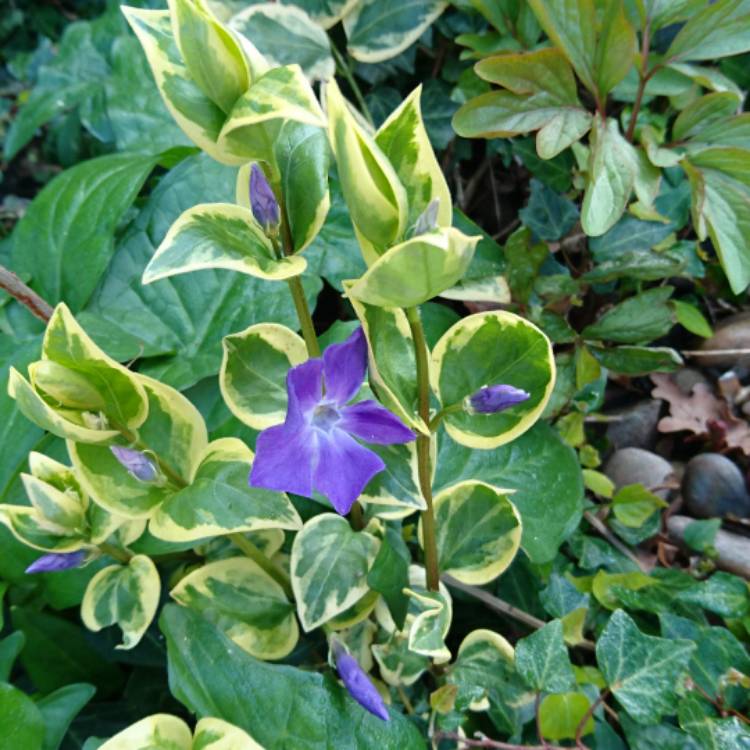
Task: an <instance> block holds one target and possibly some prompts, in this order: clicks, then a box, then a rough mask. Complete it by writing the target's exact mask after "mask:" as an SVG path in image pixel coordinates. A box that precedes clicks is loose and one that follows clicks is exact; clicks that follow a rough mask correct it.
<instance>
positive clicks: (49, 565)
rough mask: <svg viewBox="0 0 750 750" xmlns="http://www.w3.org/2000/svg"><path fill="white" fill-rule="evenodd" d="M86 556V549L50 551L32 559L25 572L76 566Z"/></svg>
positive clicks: (50, 571)
mask: <svg viewBox="0 0 750 750" xmlns="http://www.w3.org/2000/svg"><path fill="white" fill-rule="evenodd" d="M85 558H86V551H85V550H82V549H79V550H78V551H76V552H50V553H49V554H48V555H42V556H41V557H39V558H37V559H36V560H34V562H33V563H31V565H29V567H28V568H26V572H27V573H56V572H57V571H59V570H68V569H69V568H77V567H78V566H79V565H80V564H81V563H82V562H83V561H84V559H85Z"/></svg>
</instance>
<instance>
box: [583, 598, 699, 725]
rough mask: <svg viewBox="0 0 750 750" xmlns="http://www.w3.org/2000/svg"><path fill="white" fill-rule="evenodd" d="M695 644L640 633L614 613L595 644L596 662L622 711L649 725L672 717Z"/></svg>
mask: <svg viewBox="0 0 750 750" xmlns="http://www.w3.org/2000/svg"><path fill="white" fill-rule="evenodd" d="M694 651H695V644H694V643H692V642H691V641H687V640H682V639H667V638H657V637H655V636H650V635H645V634H644V633H642V632H641V631H640V630H639V629H638V627H637V626H636V624H635V623H634V622H633V620H632V619H631V618H630V617H629V616H628V615H627V614H625V612H624V611H623V610H621V609H618V610H617V611H616V612H615V613H614V614H613V615H612V617H611V618H610V620H609V623H607V627H606V628H605V629H604V631H603V632H602V634H601V636H600V637H599V640H598V641H597V643H596V659H597V663H598V664H599V669H600V670H601V671H602V674H603V675H604V678H605V679H606V680H607V684H608V685H609V687H610V690H611V691H612V693H614V695H615V697H616V698H617V700H618V701H619V702H620V703H621V705H622V706H623V708H625V710H626V711H627V712H628V713H629V714H630V715H631V716H632V717H633V718H634V719H635V720H636V721H638V722H640V723H642V724H653V723H656V722H657V721H659V719H660V718H661V716H662V715H663V714H666V713H673V712H674V709H675V705H676V690H677V688H678V683H679V678H680V676H681V675H682V673H683V672H684V671H685V669H686V668H687V665H688V662H689V661H690V657H691V656H692V654H693V652H694Z"/></svg>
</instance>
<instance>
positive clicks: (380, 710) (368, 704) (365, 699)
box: [334, 645, 389, 721]
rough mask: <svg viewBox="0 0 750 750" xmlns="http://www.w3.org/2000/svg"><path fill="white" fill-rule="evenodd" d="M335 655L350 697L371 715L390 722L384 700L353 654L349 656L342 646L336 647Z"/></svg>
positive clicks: (339, 671) (337, 666)
mask: <svg viewBox="0 0 750 750" xmlns="http://www.w3.org/2000/svg"><path fill="white" fill-rule="evenodd" d="M334 655H335V657H336V669H337V670H338V673H339V677H341V679H342V680H343V682H344V686H345V687H346V689H347V690H348V691H349V695H351V696H352V698H354V700H355V701H357V703H359V705H360V706H362V707H363V708H366V709H367V710H368V711H369V712H370V713H371V714H374V715H375V716H377V717H378V718H379V719H382V720H383V721H388V719H389V716H388V709H387V708H386V707H385V703H384V702H383V698H382V697H381V696H380V693H379V692H378V691H377V688H376V687H375V685H373V684H372V682H371V681H370V678H369V677H368V676H367V674H366V673H365V671H364V670H363V669H362V667H360V666H359V664H357V660H356V659H355V658H354V657H353V656H352V655H351V654H347V653H346V651H344V649H343V647H342V646H340V645H336V646H334Z"/></svg>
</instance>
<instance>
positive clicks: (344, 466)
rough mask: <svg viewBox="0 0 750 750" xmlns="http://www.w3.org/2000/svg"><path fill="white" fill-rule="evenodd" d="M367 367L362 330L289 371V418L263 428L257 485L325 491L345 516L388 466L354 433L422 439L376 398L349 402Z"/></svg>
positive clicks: (383, 439) (374, 438)
mask: <svg viewBox="0 0 750 750" xmlns="http://www.w3.org/2000/svg"><path fill="white" fill-rule="evenodd" d="M366 373H367V342H366V340H365V336H364V333H363V332H362V329H361V328H357V330H356V331H354V333H352V335H351V336H349V338H348V339H347V340H346V341H344V342H343V343H341V344H333V345H332V346H329V347H328V348H327V349H326V350H325V352H324V354H323V357H322V358H316V359H308V360H307V362H304V363H303V364H301V365H297V367H292V368H291V369H290V370H289V372H288V373H287V378H286V388H287V393H288V397H289V405H288V407H287V413H286V421H285V422H284V424H281V425H278V426H276V427H270V428H269V429H267V430H264V431H263V432H261V434H260V435H259V436H258V442H257V445H256V456H255V461H254V463H253V468H252V471H251V472H250V478H249V482H250V486H251V487H265V488H266V489H269V490H278V491H280V492H293V493H294V494H296V495H303V496H304V497H312V494H313V490H315V491H317V492H319V493H320V494H321V495H325V496H326V497H327V498H328V499H329V500H330V501H331V504H332V505H333V507H334V508H335V509H336V511H337V512H338V513H340V514H341V515H346V514H347V513H348V512H349V510H350V509H351V507H352V505H353V504H354V501H355V500H356V499H357V498H358V497H359V495H360V493H361V492H362V490H363V489H364V488H365V485H366V484H367V483H368V482H369V481H370V479H372V478H373V477H374V476H375V475H376V474H378V473H379V472H381V471H382V470H383V469H384V468H385V464H384V463H383V461H382V459H381V458H380V456H378V455H377V454H376V453H374V452H373V451H371V450H369V449H368V448H365V447H364V446H362V445H360V444H359V443H358V442H357V441H356V440H355V439H354V438H359V439H360V440H364V441H367V442H369V443H378V444H380V445H392V444H393V443H408V442H409V441H410V440H414V438H415V437H416V436H415V435H414V433H413V432H412V431H411V430H410V429H409V428H408V427H406V426H405V425H404V424H403V423H402V422H401V420H400V419H399V418H398V417H396V416H395V415H394V414H391V412H389V411H388V410H387V409H386V408H385V407H383V406H381V405H380V404H379V403H377V402H376V401H359V402H358V403H356V404H350V405H349V406H347V405H346V404H347V402H348V401H350V400H351V399H352V398H354V396H355V395H356V394H357V391H359V389H360V386H361V385H362V381H363V380H364V379H365V375H366Z"/></svg>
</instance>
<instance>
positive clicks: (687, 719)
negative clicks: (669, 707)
mask: <svg viewBox="0 0 750 750" xmlns="http://www.w3.org/2000/svg"><path fill="white" fill-rule="evenodd" d="M678 717H679V721H680V726H681V727H682V728H683V729H684V730H685V731H686V732H687V733H688V734H690V735H692V736H693V737H695V739H696V740H698V741H699V742H700V746H701V748H703V749H704V750H743V749H744V748H746V747H748V743H750V732H748V730H747V729H746V727H745V725H744V724H742V723H741V722H740V720H739V719H738V718H737V717H736V716H731V717H729V718H726V719H719V718H718V717H717V716H716V714H715V713H714V711H713V708H711V707H710V706H709V705H708V703H706V702H705V701H703V700H702V699H701V698H699V697H698V696H697V695H687V696H686V697H685V698H683V699H682V700H681V701H680V705H679V710H678Z"/></svg>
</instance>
